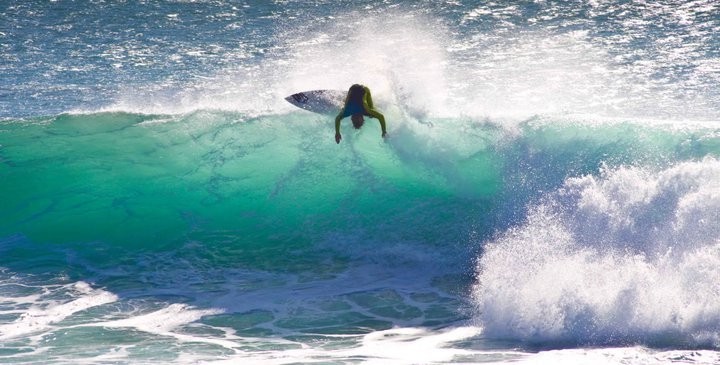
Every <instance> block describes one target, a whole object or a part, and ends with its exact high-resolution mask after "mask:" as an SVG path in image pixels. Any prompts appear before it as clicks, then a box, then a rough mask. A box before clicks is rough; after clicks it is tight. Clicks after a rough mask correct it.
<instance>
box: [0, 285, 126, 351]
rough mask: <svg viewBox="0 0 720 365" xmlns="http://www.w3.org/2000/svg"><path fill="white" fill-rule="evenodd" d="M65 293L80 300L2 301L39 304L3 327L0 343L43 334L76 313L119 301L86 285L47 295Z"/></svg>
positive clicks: (19, 299)
mask: <svg viewBox="0 0 720 365" xmlns="http://www.w3.org/2000/svg"><path fill="white" fill-rule="evenodd" d="M64 290H70V291H71V292H74V294H75V295H79V296H80V297H79V298H77V299H74V300H71V301H68V302H64V303H58V302H57V301H56V300H48V299H45V298H44V297H45V296H46V295H35V296H31V297H23V298H3V301H5V302H13V303H14V304H16V305H17V304H18V302H20V303H23V302H28V301H32V302H35V303H36V304H35V305H33V306H32V307H30V308H29V309H28V310H27V311H24V312H23V313H22V314H21V315H20V317H19V318H18V319H16V320H15V321H13V322H10V323H8V324H4V325H2V326H0V340H8V339H13V338H17V337H22V336H27V335H29V334H32V333H38V332H44V331H46V330H47V329H48V328H50V327H51V326H52V325H53V324H54V323H58V322H60V321H62V320H63V319H65V318H67V317H69V316H72V315H73V314H75V313H77V312H80V311H83V310H86V309H88V308H92V307H96V306H99V305H103V304H107V303H111V302H114V301H117V300H118V297H117V296H116V295H115V294H112V293H110V292H107V291H105V290H102V289H94V288H92V287H90V285H88V284H87V283H85V282H77V283H74V284H70V285H66V286H63V287H61V288H59V289H56V290H54V291H51V292H50V293H47V294H52V292H56V291H64ZM15 299H17V300H15ZM33 299H34V300H33ZM40 303H41V304H40Z"/></svg>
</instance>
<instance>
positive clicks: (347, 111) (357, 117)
mask: <svg viewBox="0 0 720 365" xmlns="http://www.w3.org/2000/svg"><path fill="white" fill-rule="evenodd" d="M365 115H367V116H368V117H372V118H377V120H378V121H379V122H380V128H381V129H382V136H383V138H385V136H386V135H387V131H386V130H385V117H384V116H383V115H382V114H380V112H378V111H377V110H375V108H374V106H373V101H372V95H370V89H368V87H367V86H364V85H360V84H355V85H353V86H350V90H348V93H347V96H346V97H345V106H344V107H343V108H342V109H341V110H340V113H338V115H337V117H335V142H336V143H340V140H341V139H342V136H341V135H340V121H341V120H342V119H343V118H345V117H348V116H349V117H350V120H352V124H353V127H355V129H360V127H362V126H363V124H365V118H364V116H365Z"/></svg>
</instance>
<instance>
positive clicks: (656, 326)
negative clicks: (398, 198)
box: [473, 158, 720, 347]
mask: <svg viewBox="0 0 720 365" xmlns="http://www.w3.org/2000/svg"><path fill="white" fill-rule="evenodd" d="M718 181H720V162H718V161H717V160H716V159H714V158H706V159H703V160H700V161H696V162H683V163H678V164H677V165H675V166H673V167H670V168H667V169H660V170H653V169H649V168H639V167H619V168H615V169H605V170H603V171H602V173H601V174H600V175H599V176H592V175H587V176H583V177H576V178H568V179H567V180H566V181H565V183H564V184H563V186H562V187H561V188H559V189H558V190H557V191H556V192H554V193H552V194H549V195H548V196H547V197H545V198H544V199H543V201H542V203H540V204H538V205H536V206H534V207H532V208H531V209H530V211H529V213H528V217H527V221H526V222H525V223H523V224H521V225H518V226H517V227H514V228H512V229H509V230H508V231H506V232H504V233H503V234H502V235H501V236H500V237H498V239H496V240H494V241H493V242H490V243H488V244H487V245H486V246H485V251H484V253H483V254H482V256H481V257H480V258H479V259H478V262H477V270H478V275H477V284H476V285H475V288H474V289H473V296H474V298H475V300H476V303H477V313H478V314H477V319H478V320H479V321H480V323H481V324H482V326H483V327H484V333H485V334H486V335H487V336H490V337H496V338H506V339H510V338H512V339H518V340H522V341H528V342H530V343H536V344H544V345H550V346H552V345H553V344H556V345H558V344H586V345H587V344H592V345H609V344H610V345H613V344H614V345H627V344H638V343H639V344H646V345H655V346H667V345H670V344H672V343H677V342H678V341H680V342H682V343H684V344H687V345H689V346H700V347H702V346H712V347H715V346H718V342H717V341H718V335H717V333H718V331H719V330H720V328H718V319H719V318H720V305H718V304H717V303H718V302H719V300H720V292H718V291H717V290H716V287H717V286H716V284H715V283H717V281H718V280H719V279H720V270H718V267H720V266H718V264H720V259H719V257H720V255H719V254H720V230H719V229H718V228H717V224H716V222H717V220H718V212H719V211H720V194H719V193H720V185H718Z"/></svg>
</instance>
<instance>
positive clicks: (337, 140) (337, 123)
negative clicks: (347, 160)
mask: <svg viewBox="0 0 720 365" xmlns="http://www.w3.org/2000/svg"><path fill="white" fill-rule="evenodd" d="M344 113H345V108H343V109H341V110H340V113H338V115H337V116H336V117H335V143H340V140H341V139H342V136H341V135H340V121H341V120H342V118H343V114H344Z"/></svg>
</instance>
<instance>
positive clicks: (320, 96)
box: [285, 90, 347, 114]
mask: <svg viewBox="0 0 720 365" xmlns="http://www.w3.org/2000/svg"><path fill="white" fill-rule="evenodd" d="M346 95H347V91H343V90H311V91H303V92H299V93H297V94H292V95H290V96H288V97H286V98H285V100H287V101H288V102H289V103H290V104H292V105H295V106H296V107H298V108H301V109H305V110H308V111H311V112H313V113H318V114H337V113H338V112H339V111H340V109H341V108H342V107H343V103H344V102H345V96H346Z"/></svg>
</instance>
